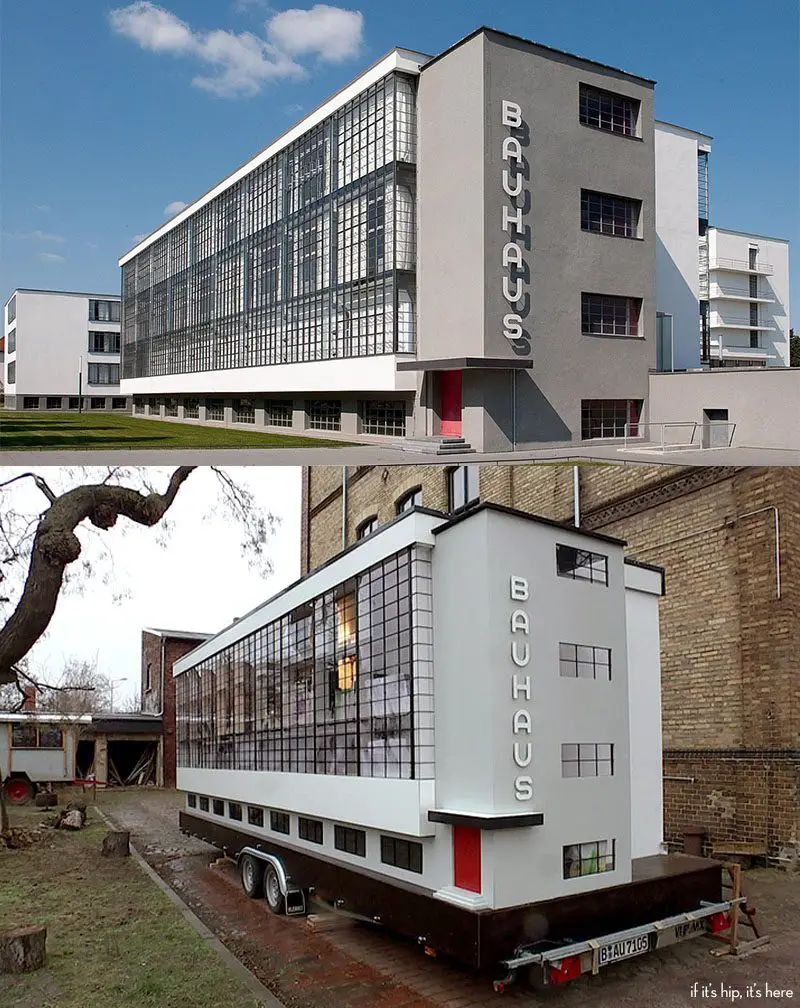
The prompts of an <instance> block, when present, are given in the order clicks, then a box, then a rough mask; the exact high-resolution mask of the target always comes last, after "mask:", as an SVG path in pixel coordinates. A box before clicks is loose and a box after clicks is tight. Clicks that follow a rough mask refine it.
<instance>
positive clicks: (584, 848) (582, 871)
mask: <svg viewBox="0 0 800 1008" xmlns="http://www.w3.org/2000/svg"><path fill="white" fill-rule="evenodd" d="M615 845H616V841H615V840H593V841H592V842H591V843H582V844H569V846H567V847H565V848H564V878H565V879H568V878H580V877H581V876H582V875H599V874H600V873H601V872H607V871H614V867H615V849H614V848H615Z"/></svg>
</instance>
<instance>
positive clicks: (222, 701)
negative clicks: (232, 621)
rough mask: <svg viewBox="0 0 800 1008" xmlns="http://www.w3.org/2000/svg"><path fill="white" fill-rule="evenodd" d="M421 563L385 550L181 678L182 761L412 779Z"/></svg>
mask: <svg viewBox="0 0 800 1008" xmlns="http://www.w3.org/2000/svg"><path fill="white" fill-rule="evenodd" d="M415 562H416V561H415V560H413V558H412V551H411V550H410V549H409V550H404V551H402V552H400V553H397V554H395V555H393V556H391V557H388V558H386V559H385V560H383V561H381V562H380V563H378V564H376V565H374V566H373V567H371V568H369V569H368V570H366V571H364V572H362V573H361V574H359V575H357V576H356V577H354V578H352V579H351V580H349V581H347V582H345V583H343V584H340V585H338V586H336V587H335V588H332V589H330V590H329V591H327V592H325V593H324V594H322V595H319V596H317V597H316V598H314V599H311V600H310V601H308V602H306V603H304V604H303V605H301V606H298V607H297V608H295V609H294V610H292V611H291V612H289V613H287V614H286V615H284V616H282V617H281V618H280V619H277V620H274V621H273V622H271V623H269V624H267V625H266V626H264V627H262V628H260V629H259V630H257V631H255V632H254V633H252V634H249V635H248V636H247V637H244V638H242V639H241V640H239V641H237V642H236V643H234V644H232V645H230V646H229V647H227V648H225V649H223V650H222V651H220V652H218V653H217V654H216V655H214V656H213V657H211V658H208V659H206V660H204V661H202V662H200V663H199V664H198V665H196V666H195V667H194V668H192V669H189V670H188V671H186V672H185V673H183V674H182V675H180V676H178V678H177V680H176V690H177V695H178V698H177V710H178V711H179V715H178V723H177V736H178V765H179V766H184V767H212V768H218V769H238V770H279V771H291V772H295V773H297V772H299V773H322V774H352V775H362V776H367V777H396V778H413V777H414V776H415V751H414V733H413V727H412V712H413V709H414V707H413V698H414V681H413V664H412V625H413V622H412V601H413V596H412V578H411V571H412V566H413V564H414V563H415ZM418 583H419V584H420V589H419V590H422V587H421V584H422V582H421V581H419V582H418ZM414 608H415V607H414Z"/></svg>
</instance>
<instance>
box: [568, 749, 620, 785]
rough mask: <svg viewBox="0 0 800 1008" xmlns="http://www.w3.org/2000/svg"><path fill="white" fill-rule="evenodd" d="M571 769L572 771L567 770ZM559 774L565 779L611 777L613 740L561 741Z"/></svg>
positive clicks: (612, 771)
mask: <svg viewBox="0 0 800 1008" xmlns="http://www.w3.org/2000/svg"><path fill="white" fill-rule="evenodd" d="M573 769H574V771H575V772H574V773H568V772H567V771H568V770H573ZM601 771H605V772H601ZM561 776H562V778H563V779H565V780H571V779H573V778H576V777H613V776H614V744H613V742H562V744H561Z"/></svg>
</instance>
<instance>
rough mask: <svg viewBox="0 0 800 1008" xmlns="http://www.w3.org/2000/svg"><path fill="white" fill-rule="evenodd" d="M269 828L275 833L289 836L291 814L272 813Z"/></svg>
mask: <svg viewBox="0 0 800 1008" xmlns="http://www.w3.org/2000/svg"><path fill="white" fill-rule="evenodd" d="M269 827H270V829H271V830H273V831H274V832H275V833H285V834H286V835H287V836H288V835H289V814H288V813H287V812H270V814H269Z"/></svg>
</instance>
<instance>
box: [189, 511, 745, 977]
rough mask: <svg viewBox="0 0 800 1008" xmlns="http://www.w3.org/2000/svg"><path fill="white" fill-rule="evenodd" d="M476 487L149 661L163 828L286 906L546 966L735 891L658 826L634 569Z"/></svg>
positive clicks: (652, 708)
mask: <svg viewBox="0 0 800 1008" xmlns="http://www.w3.org/2000/svg"><path fill="white" fill-rule="evenodd" d="M624 545H625V544H624V543H622V542H621V541H620V540H617V539H614V538H611V537H609V536H604V535H600V534H599V533H596V532H591V531H587V530H584V529H580V528H575V527H573V526H569V525H565V524H563V523H559V522H554V521H550V520H548V519H544V518H539V517H537V516H533V515H530V514H527V513H524V512H519V511H515V510H513V509H509V508H504V507H500V506H498V505H493V504H480V505H478V506H476V507H471V508H469V509H467V510H465V511H463V512H462V513H460V514H457V515H445V514H442V513H440V512H435V511H431V510H429V509H425V508H414V509H412V510H410V511H406V512H404V513H403V514H402V515H400V516H399V517H398V518H397V519H396V520H395V521H393V522H391V523H390V524H388V525H386V526H384V527H382V528H380V529H378V530H377V531H375V532H373V533H372V534H370V535H369V536H367V537H366V538H364V539H362V540H360V541H359V542H358V543H356V544H355V545H354V546H352V547H350V548H349V549H346V550H344V551H343V552H342V553H340V554H339V555H338V556H336V557H335V558H333V559H332V560H331V561H329V562H328V563H326V564H325V565H324V566H323V567H321V568H319V569H318V570H316V571H314V572H313V573H311V574H309V575H307V576H306V577H304V578H302V579H300V580H299V581H298V582H296V583H295V584H293V585H291V586H290V587H289V588H287V589H286V590H285V591H283V592H281V593H280V594H278V595H277V596H275V597H274V598H272V599H270V600H269V601H267V602H265V603H263V604H262V605H259V606H258V607H257V608H255V609H254V610H253V611H252V612H250V613H248V614H247V615H246V616H244V617H242V618H241V619H239V620H237V621H236V622H235V623H234V624H233V625H231V626H230V627H228V628H226V629H225V630H223V631H221V632H220V633H219V634H217V635H216V636H215V637H212V638H210V639H209V640H208V641H205V642H203V643H202V644H201V645H200V646H199V647H198V648H196V649H195V650H194V651H192V652H190V653H189V654H188V655H186V656H185V657H183V658H182V659H180V660H179V661H178V662H176V663H175V666H174V670H173V674H174V676H175V678H176V729H177V755H178V774H177V776H178V788H179V789H180V790H182V791H183V792H185V795H186V806H185V808H184V809H183V810H182V811H181V812H180V814H179V818H180V827H181V829H182V830H183V831H184V832H186V833H188V834H191V835H193V836H196V837H199V838H201V839H203V840H206V841H207V842H209V843H211V844H213V845H214V846H216V847H217V848H219V849H220V850H222V851H223V852H224V853H225V854H226V855H228V856H229V857H231V858H234V859H235V860H236V862H237V864H238V867H239V873H240V878H241V882H242V886H243V888H244V890H245V892H246V893H247V895H248V896H250V897H251V898H264V899H265V900H266V902H267V905H268V906H269V908H270V909H271V910H272V911H273V912H274V913H277V914H286V915H301V914H305V913H307V912H308V909H309V906H310V904H311V899H312V898H313V899H315V900H322V901H323V902H325V903H327V904H328V905H329V906H330V907H332V908H333V909H334V910H336V911H337V912H340V913H346V914H348V915H349V916H352V917H355V918H356V919H360V920H364V921H368V922H371V923H373V924H379V925H382V926H384V927H386V928H387V929H389V930H391V931H393V932H396V933H398V934H401V935H405V936H408V937H410V938H412V939H413V940H415V941H417V942H418V943H419V944H420V946H421V947H423V948H425V949H426V950H428V951H430V952H436V953H441V954H443V955H447V956H449V957H452V958H453V959H455V960H457V961H458V962H460V963H462V964H464V965H466V966H468V967H470V968H473V969H476V970H482V971H490V972H492V973H493V974H494V976H495V978H496V981H495V982H496V987H497V989H502V988H503V987H505V986H506V985H507V983H509V982H510V981H511V980H512V979H513V978H514V976H515V975H516V973H517V971H519V970H520V969H523V968H524V969H529V968H533V969H536V970H537V971H539V972H540V973H541V976H542V978H543V979H544V981H545V982H546V983H561V982H565V981H566V980H569V979H571V978H572V977H574V976H578V975H580V974H581V973H583V972H586V971H592V972H597V971H598V970H599V969H601V968H603V967H605V966H608V965H611V964H613V963H614V962H617V961H619V960H622V959H625V958H630V957H632V956H635V955H640V954H643V953H645V952H647V951H650V950H651V949H653V948H661V947H664V946H665V945H668V944H671V943H673V942H677V941H683V940H686V939H689V938H691V937H695V936H696V935H701V934H706V933H718V932H720V931H721V930H724V929H725V928H726V927H728V926H729V921H730V918H729V915H730V914H731V913H732V912H735V908H736V907H737V906H738V902H740V900H739V898H738V896H733V897H730V898H727V899H726V898H725V897H724V895H723V888H722V866H721V864H720V863H719V862H715V861H711V860H707V859H704V858H697V857H691V856H688V855H683V854H666V853H664V847H663V844H662V807H661V715H660V693H661V691H660V660H659V632H658V604H659V599H660V598H661V596H662V595H663V593H664V574H663V570H661V569H660V568H656V567H653V566H651V565H647V564H641V563H638V562H635V561H633V560H632V559H631V558H630V557H626V556H625V552H624Z"/></svg>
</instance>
